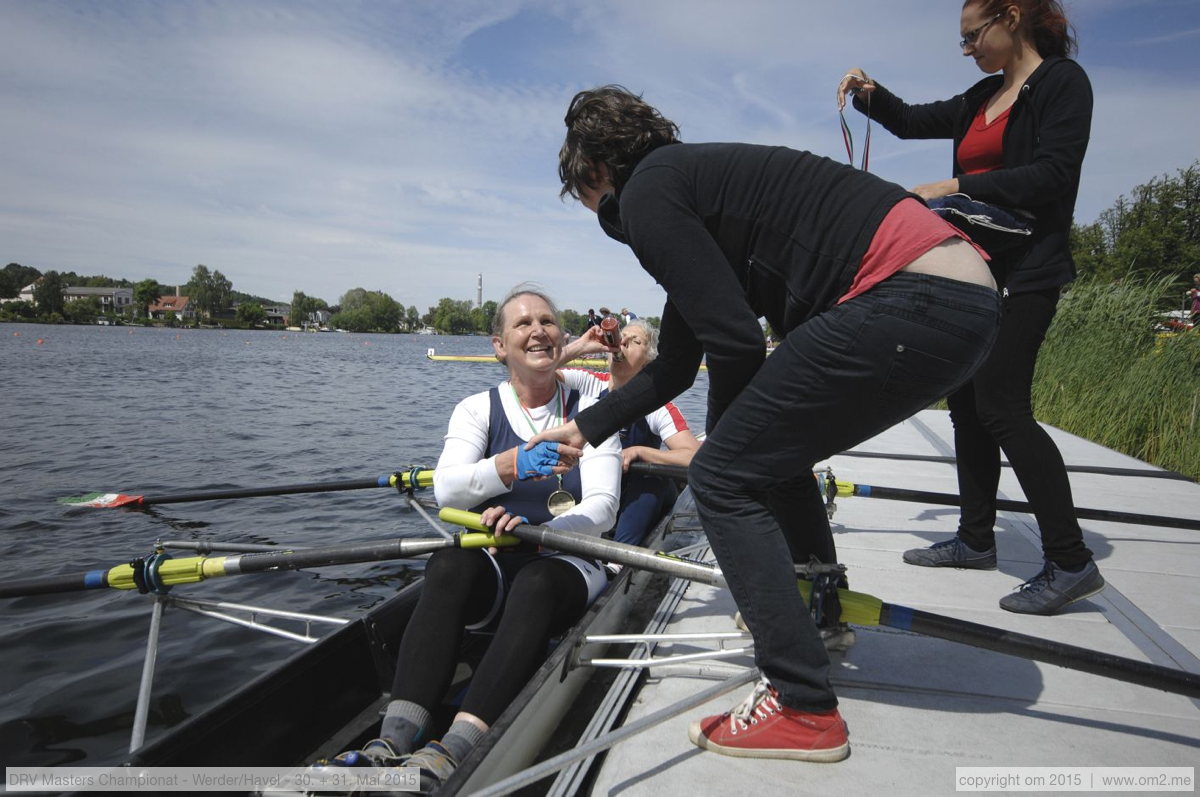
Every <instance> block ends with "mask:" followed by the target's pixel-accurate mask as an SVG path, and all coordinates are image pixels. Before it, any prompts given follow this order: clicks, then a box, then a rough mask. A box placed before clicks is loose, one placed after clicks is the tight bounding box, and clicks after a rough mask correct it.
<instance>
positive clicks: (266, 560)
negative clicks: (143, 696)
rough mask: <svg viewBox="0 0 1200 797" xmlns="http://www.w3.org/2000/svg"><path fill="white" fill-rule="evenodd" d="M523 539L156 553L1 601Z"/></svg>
mask: <svg viewBox="0 0 1200 797" xmlns="http://www.w3.org/2000/svg"><path fill="white" fill-rule="evenodd" d="M519 542H520V540H518V538H516V537H514V536H509V535H502V536H500V537H495V536H493V535H492V534H491V533H490V532H489V533H485V534H458V535H455V536H453V537H452V538H450V539H442V538H440V537H435V538H432V539H408V540H388V541H387V542H376V543H358V544H350V545H326V546H324V547H321V548H304V549H301V550H288V549H283V550H279V551H271V552H261V553H246V554H238V555H234V556H190V557H187V558H182V559H171V558H169V557H168V556H167V555H165V554H152V555H151V556H149V557H146V558H145V559H139V560H135V561H133V562H130V563H127V564H122V565H117V566H116V567H110V568H108V569H105V570H89V571H87V572H86V573H76V574H71V575H62V576H38V577H36V578H23V579H17V580H14V581H8V582H5V583H0V598H17V597H23V596H26V595H46V594H50V593H55V592H77V591H80V590H88V589H104V588H106V587H108V588H111V589H138V590H141V591H143V592H146V591H155V592H162V591H165V589H167V588H170V587H173V586H175V585H177V584H195V583H196V582H199V581H204V580H205V579H209V578H219V577H221V576H236V575H241V574H244V573H261V572H263V571H264V570H299V569H301V568H306V567H327V566H329V565H348V564H356V563H360V562H381V561H386V560H389V559H407V558H410V557H413V556H418V555H420V554H426V553H432V552H434V551H437V550H440V549H442V548H486V547H492V546H495V547H504V546H510V545H517V544H518V543H519Z"/></svg>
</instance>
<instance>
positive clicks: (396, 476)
mask: <svg viewBox="0 0 1200 797" xmlns="http://www.w3.org/2000/svg"><path fill="white" fill-rule="evenodd" d="M413 473H416V474H417V476H416V479H417V483H416V484H413V483H412V481H413V476H412V475H413ZM381 486H382V485H381ZM388 486H389V487H432V486H433V471H432V470H429V469H421V468H414V469H413V470H406V471H404V472H403V473H393V474H392V475H391V476H390V477H388Z"/></svg>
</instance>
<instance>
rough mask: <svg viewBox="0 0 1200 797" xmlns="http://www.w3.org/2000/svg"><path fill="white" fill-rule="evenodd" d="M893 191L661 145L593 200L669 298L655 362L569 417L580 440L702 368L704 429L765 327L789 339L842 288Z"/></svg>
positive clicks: (737, 150) (725, 147)
mask: <svg viewBox="0 0 1200 797" xmlns="http://www.w3.org/2000/svg"><path fill="white" fill-rule="evenodd" d="M907 196H911V194H909V193H907V192H906V191H905V190H904V189H903V188H901V187H900V186H897V185H894V184H893V183H888V182H885V181H884V180H881V179H880V178H878V177H876V176H874V175H871V174H867V173H866V172H862V171H859V170H857V169H853V168H851V167H849V166H845V165H843V164H839V163H835V162H834V161H831V160H829V159H828V158H823V157H820V156H818V155H813V154H812V153H809V152H799V151H796V150H792V149H787V148H784V147H763V146H754V145H750V144H672V145H669V146H664V147H661V148H659V149H657V150H655V151H653V152H651V153H650V154H649V155H647V156H646V157H645V158H643V159H642V161H641V163H639V164H638V165H637V167H636V168H635V169H634V170H633V172H632V174H631V175H630V177H629V179H628V181H626V183H625V184H624V185H623V186H622V188H621V189H620V193H619V195H618V196H615V197H614V196H612V195H609V196H608V197H605V199H604V200H603V201H602V202H601V205H600V209H599V210H600V213H599V215H600V224H601V226H602V227H603V228H604V230H605V232H607V233H608V234H609V235H610V236H611V237H613V238H615V239H617V240H618V241H621V242H623V243H627V244H629V246H630V247H631V248H632V249H633V251H634V254H636V255H637V258H638V260H639V261H640V262H641V265H642V268H644V269H645V270H646V271H647V272H648V273H649V274H650V275H651V276H652V277H654V279H655V280H656V281H657V282H658V284H659V285H661V286H662V287H663V289H664V290H666V292H667V297H668V301H667V305H666V307H665V308H664V309H663V317H662V329H661V337H660V343H659V352H660V353H659V357H658V359H657V360H655V361H654V362H652V363H650V364H649V365H648V366H647V367H646V368H644V369H643V370H642V371H641V372H640V373H639V374H637V375H636V376H635V377H634V378H633V379H631V380H630V381H629V382H628V383H627V384H626V385H624V386H623V387H622V388H621V389H620V390H618V391H615V392H613V393H612V394H611V395H610V396H609V397H608V398H607V399H605V400H604V401H602V402H600V403H598V404H596V405H595V406H593V407H591V408H589V409H586V410H584V411H583V412H581V413H580V414H579V416H578V417H577V418H576V422H577V423H578V425H579V429H580V431H582V432H583V435H584V437H586V438H587V439H588V440H589V441H592V442H597V441H599V440H603V439H604V438H605V437H608V436H609V435H610V434H612V433H613V432H615V431H616V430H617V429H619V428H621V427H622V426H624V425H625V424H627V423H629V422H630V421H632V420H634V419H636V418H638V417H641V416H643V415H646V414H647V413H649V412H651V411H653V410H654V409H656V408H658V407H661V406H662V405H663V404H665V403H666V402H667V401H669V400H670V399H672V398H674V397H675V396H677V395H679V394H680V393H682V392H683V391H684V390H686V389H687V388H688V387H689V386H690V385H691V384H692V382H693V381H694V380H695V378H696V369H697V366H698V365H699V364H700V359H701V357H702V356H705V355H707V361H708V371H709V391H708V419H707V426H708V428H709V429H711V428H712V427H713V426H714V425H715V424H716V422H717V420H718V419H719V418H720V416H721V413H722V412H723V411H724V410H725V408H726V407H727V406H728V405H729V403H730V402H731V401H733V399H734V398H735V397H736V396H737V395H738V393H740V392H741V391H742V389H743V388H745V386H746V384H747V383H748V382H749V381H750V379H751V378H752V377H753V376H754V374H755V372H757V371H758V368H759V366H761V365H762V362H763V358H764V357H765V354H766V347H765V345H764V339H763V332H762V327H761V326H760V325H759V321H758V319H759V318H760V317H765V318H766V319H767V321H768V322H769V323H770V324H771V327H772V329H774V330H775V332H777V333H780V334H786V333H787V332H788V331H790V330H792V329H794V328H795V327H797V326H798V325H800V324H802V323H803V322H804V321H806V320H808V319H809V318H812V317H813V316H815V315H817V314H818V313H821V312H822V311H824V310H826V309H828V308H830V307H832V306H833V305H834V304H835V303H836V302H837V300H838V298H840V297H841V296H842V295H843V294H845V293H846V291H847V290H848V289H849V287H850V284H851V282H852V281H853V280H854V275H855V274H856V273H857V271H858V267H859V265H860V264H861V262H862V257H863V254H864V253H865V252H866V250H867V247H868V246H869V245H870V243H871V238H872V237H873V236H874V234H875V230H876V229H877V228H878V227H879V224H880V222H881V221H882V220H883V218H884V216H886V215H887V213H888V211H889V210H891V208H892V206H894V205H895V204H896V203H897V202H899V201H900V200H901V199H903V198H905V197H907Z"/></svg>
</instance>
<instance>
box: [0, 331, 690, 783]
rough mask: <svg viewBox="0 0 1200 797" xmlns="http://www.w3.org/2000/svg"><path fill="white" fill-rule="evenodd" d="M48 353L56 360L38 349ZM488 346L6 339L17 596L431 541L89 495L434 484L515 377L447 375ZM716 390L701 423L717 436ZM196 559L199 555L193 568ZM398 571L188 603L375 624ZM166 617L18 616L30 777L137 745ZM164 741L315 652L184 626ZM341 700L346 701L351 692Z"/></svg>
mask: <svg viewBox="0 0 1200 797" xmlns="http://www.w3.org/2000/svg"><path fill="white" fill-rule="evenodd" d="M39 339H41V340H42V342H41V343H38V340H39ZM429 346H436V347H437V348H438V350H439V351H444V352H446V353H460V354H478V353H486V352H487V351H489V350H490V347H489V345H488V342H487V339H486V338H481V337H462V338H451V337H427V336H415V335H413V336H409V335H396V336H388V335H346V334H315V335H314V334H301V333H282V332H239V331H221V330H198V331H197V330H189V331H176V330H167V329H140V328H139V329H132V330H131V329H129V328H124V327H73V326H60V327H49V326H35V325H25V324H0V379H2V380H3V383H2V384H3V388H2V390H3V392H2V395H3V400H2V402H0V446H2V448H0V451H2V452H3V453H2V454H0V544H2V545H3V550H4V553H5V556H4V559H3V561H4V563H5V567H4V568H3V573H2V574H0V579H3V580H9V579H14V578H26V577H35V576H50V575H59V574H74V573H82V572H84V571H87V570H91V569H96V568H107V567H111V566H113V565H116V564H120V563H123V562H127V561H129V560H130V559H131V558H134V557H136V556H141V555H144V554H147V553H149V552H150V551H151V550H152V547H153V544H154V542H155V540H156V539H198V540H219V541H236V542H257V543H286V544H294V545H321V544H332V543H337V542H340V541H362V540H370V539H385V538H388V537H395V536H420V537H423V536H429V529H428V527H427V525H426V524H425V522H424V521H423V520H421V519H420V517H419V516H417V515H415V514H413V513H411V512H410V511H407V510H405V509H404V508H403V507H402V505H401V504H400V502H399V500H398V499H397V498H396V496H395V494H394V493H391V492H389V491H387V490H366V491H355V492H345V493H328V494H317V495H298V496H281V497H272V498H256V499H244V500H239V501H210V502H203V503H186V504H170V505H163V506H159V507H153V508H151V509H150V510H147V511H134V510H112V509H81V508H71V507H67V506H64V505H61V504H58V503H56V500H55V499H57V498H60V497H64V496H74V495H80V494H83V493H87V492H92V491H99V492H125V493H137V494H143V495H147V496H150V495H164V494H170V493H176V492H182V491H193V490H210V489H214V490H215V489H231V488H239V487H259V486H269V485H286V484H295V483H304V482H312V481H334V480H341V479H362V478H369V477H375V476H379V475H382V474H385V473H391V472H393V471H395V470H397V469H400V468H403V467H404V466H407V465H410V464H419V465H426V466H433V465H434V464H435V462H436V460H437V455H438V453H439V451H440V449H441V439H442V435H443V434H444V433H445V425H446V421H447V420H448V419H449V416H450V411H451V410H452V409H453V406H454V404H455V403H456V402H457V401H458V400H459V399H461V398H463V397H464V396H466V395H468V394H470V393H474V392H477V391H480V390H484V389H486V388H488V387H490V386H492V385H493V384H495V383H496V382H497V381H499V380H500V379H502V378H503V371H502V369H501V368H500V366H499V365H463V364H455V363H433V362H431V361H429V360H427V359H426V358H425V356H424V355H425V349H426V348H427V347H429ZM706 386H707V378H706V377H705V376H704V375H701V376H700V377H699V379H698V380H697V383H696V386H695V387H693V388H692V390H691V391H689V392H688V393H687V394H685V395H684V396H683V397H681V399H680V401H679V402H677V403H679V404H680V406H681V408H682V409H683V410H684V413H685V414H686V415H687V416H688V418H689V420H690V421H691V422H692V424H693V426H695V427H697V428H700V427H702V426H703V412H704V411H703V407H704V401H703V396H704V390H705V389H706ZM177 555H188V554H186V553H179V554H177ZM414 575H415V574H414V572H413V571H412V569H411V568H409V567H406V566H405V565H402V564H397V563H376V564H369V565H353V566H343V567H333V568H324V569H321V570H309V571H301V572H286V573H265V574H259V575H250V576H243V577H236V578H228V579H218V580H213V581H208V582H205V583H203V584H196V585H185V586H181V587H177V588H176V592H175V594H177V595H185V596H187V597H195V598H210V599H220V600H228V601H234V602H239V603H248V604H259V605H265V606H270V607H273V608H281V609H288V610H294V611H303V612H313V613H317V614H327V615H334V616H340V617H354V616H357V615H358V614H361V613H362V612H363V611H364V610H366V609H368V608H370V607H371V606H374V605H375V604H377V603H379V602H380V601H382V600H383V599H385V598H386V597H387V596H389V595H391V594H392V593H393V592H394V591H395V590H396V589H397V588H398V587H399V586H401V585H403V584H405V583H407V582H408V581H409V580H411V578H412V577H413V576H414ZM151 603H152V601H151V599H150V598H149V597H147V596H142V595H138V594H137V593H131V592H123V591H115V590H103V591H99V590H97V591H91V592H77V593H72V594H66V595H47V596H37V597H27V598H18V599H9V600H3V601H0V650H2V651H3V654H2V656H0V684H3V693H2V694H0V753H3V758H4V763H5V764H6V765H10V766H17V765H47V766H48V765H56V764H79V763H87V764H101V763H106V762H109V761H113V760H115V759H117V758H119V757H120V756H121V754H122V753H123V752H124V751H125V749H126V748H127V746H128V743H129V729H130V726H131V724H132V716H133V707H134V704H135V702H136V699H137V687H138V678H139V674H140V671H141V663H142V656H143V652H144V648H145V643H146V633H147V629H148V623H149V613H150V607H151ZM160 645H161V647H160V651H159V659H158V667H157V670H156V676H155V685H154V695H155V697H154V702H153V709H152V712H151V718H150V728H149V731H148V736H149V738H153V737H154V736H156V735H158V734H161V733H162V732H163V731H164V730H165V729H166V728H168V727H170V726H172V725H174V724H177V723H178V722H180V721H181V720H183V719H185V718H186V717H188V716H191V715H193V714H195V713H197V712H198V711H200V710H203V709H204V708H205V707H206V706H208V705H210V704H211V703H213V702H214V701H216V700H217V699H219V698H220V697H221V696H222V695H223V694H225V693H227V692H229V691H231V690H233V689H235V688H236V687H237V686H238V685H240V684H241V683H242V682H244V681H245V680H247V679H249V678H250V677H252V676H254V675H256V674H258V673H260V672H262V671H264V670H266V669H268V668H269V667H271V666H272V665H273V664H275V663H277V662H279V661H281V660H282V659H284V658H285V657H286V656H288V655H291V654H292V653H294V652H295V651H296V649H297V648H298V644H297V643H295V642H291V641H288V640H284V639H279V638H276V637H272V636H268V635H265V634H260V633H255V632H252V631H249V630H246V629H242V628H238V627H235V626H232V625H228V624H225V623H219V622H216V621H213V620H211V619H208V618H203V617H197V616H195V615H191V614H188V613H184V612H180V611H169V612H168V613H167V617H166V621H165V622H164V627H163V632H162V635H161V640H160ZM331 686H335V685H331Z"/></svg>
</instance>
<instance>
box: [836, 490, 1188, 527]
mask: <svg viewBox="0 0 1200 797" xmlns="http://www.w3.org/2000/svg"><path fill="white" fill-rule="evenodd" d="M837 485H838V495H839V496H847V495H855V496H861V497H865V498H886V499H891V500H893V501H915V502H917V503H922V504H941V505H945V506H961V505H962V499H961V498H960V497H959V496H957V495H954V494H953V493H931V492H926V491H925V490H907V489H903V488H900V487H876V486H875V485H871V484H854V483H853V482H844V481H838V483H837ZM996 508H997V509H1003V510H1005V511H1009V512H1032V511H1033V508H1032V507H1031V506H1030V505H1029V503H1028V502H1026V501H1013V500H1010V499H1007V498H999V499H997V500H996ZM1075 516H1076V517H1078V518H1079V519H1081V520H1105V521H1109V522H1113V523H1130V524H1133V525H1138V526H1163V527H1166V528H1173V529H1192V530H1195V531H1200V519H1196V518H1179V517H1165V516H1163V515H1142V514H1137V513H1134V512H1118V511H1115V510H1111V509H1087V508H1084V507H1075Z"/></svg>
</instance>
